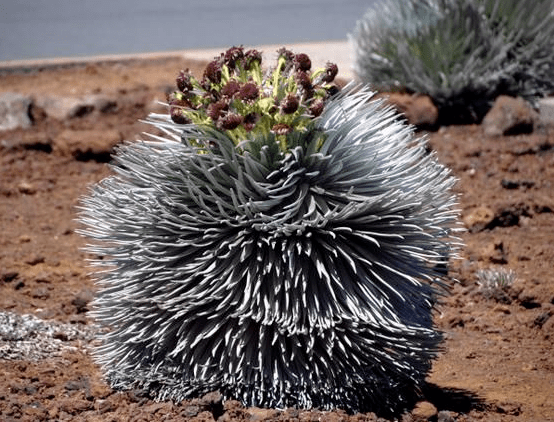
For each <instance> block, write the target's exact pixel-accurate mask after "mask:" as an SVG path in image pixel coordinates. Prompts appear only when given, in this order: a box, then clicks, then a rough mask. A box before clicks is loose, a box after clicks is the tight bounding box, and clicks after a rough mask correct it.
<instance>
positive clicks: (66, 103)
mask: <svg viewBox="0 0 554 422" xmlns="http://www.w3.org/2000/svg"><path fill="white" fill-rule="evenodd" d="M35 104H36V106H37V107H40V108H41V109H42V110H44V113H45V114H46V115H47V116H48V117H52V118H54V119H58V120H65V119H71V118H75V117H82V116H85V115H87V114H90V113H92V112H93V111H95V110H98V111H100V112H103V113H106V112H109V111H111V110H113V109H115V107H117V103H116V102H115V101H114V100H113V99H111V98H108V97H106V96H104V95H94V94H91V95H85V96H83V97H57V96H45V97H38V98H36V100H35Z"/></svg>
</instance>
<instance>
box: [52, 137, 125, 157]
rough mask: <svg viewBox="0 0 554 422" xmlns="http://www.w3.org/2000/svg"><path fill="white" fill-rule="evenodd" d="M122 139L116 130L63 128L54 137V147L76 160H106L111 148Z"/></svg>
mask: <svg viewBox="0 0 554 422" xmlns="http://www.w3.org/2000/svg"><path fill="white" fill-rule="evenodd" d="M121 140H122V137H121V134H120V133H119V131H117V130H113V129H111V130H65V131H63V132H62V133H60V134H59V135H58V136H57V137H56V138H55V139H54V148H55V149H56V151H58V152H59V153H61V154H62V155H72V156H73V157H75V158H76V159H78V160H83V161H86V160H96V161H100V162H107V161H109V159H110V156H111V153H112V150H113V148H114V147H115V146H116V145H117V144H118V143H120V142H121Z"/></svg>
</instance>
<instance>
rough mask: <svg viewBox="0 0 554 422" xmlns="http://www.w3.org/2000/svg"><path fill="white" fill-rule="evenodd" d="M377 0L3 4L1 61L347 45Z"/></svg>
mask: <svg viewBox="0 0 554 422" xmlns="http://www.w3.org/2000/svg"><path fill="white" fill-rule="evenodd" d="M373 1H375V0H3V1H1V2H0V61H5V60H22V59H39V58H51V57H78V56H92V55H99V54H128V53H143V52H154V51H156V52H159V51H170V50H184V49H203V48H211V47H218V48H223V47H227V46H230V45H239V44H244V45H264V44H290V43H298V42H301V43H303V42H311V41H319V40H345V39H346V38H347V34H348V33H349V32H351V31H352V30H353V28H354V25H355V23H356V21H357V19H359V18H360V17H361V16H362V15H363V13H364V11H365V10H366V9H367V8H368V7H369V5H370V4H371V3H372V2H373Z"/></svg>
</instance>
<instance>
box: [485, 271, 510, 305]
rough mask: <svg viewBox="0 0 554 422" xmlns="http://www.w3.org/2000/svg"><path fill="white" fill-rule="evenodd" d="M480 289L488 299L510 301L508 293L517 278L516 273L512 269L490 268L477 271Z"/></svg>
mask: <svg viewBox="0 0 554 422" xmlns="http://www.w3.org/2000/svg"><path fill="white" fill-rule="evenodd" d="M477 279H478V284H479V290H480V291H481V293H482V294H483V296H484V297H485V298H487V299H492V298H495V299H497V300H500V301H502V300H505V301H510V299H509V298H508V297H507V296H506V293H507V292H508V291H509V290H510V287H511V286H512V284H513V283H514V281H515V279H516V273H515V272H514V271H512V270H510V269H504V268H501V267H498V268H496V267H495V268H488V269H482V270H479V271H477Z"/></svg>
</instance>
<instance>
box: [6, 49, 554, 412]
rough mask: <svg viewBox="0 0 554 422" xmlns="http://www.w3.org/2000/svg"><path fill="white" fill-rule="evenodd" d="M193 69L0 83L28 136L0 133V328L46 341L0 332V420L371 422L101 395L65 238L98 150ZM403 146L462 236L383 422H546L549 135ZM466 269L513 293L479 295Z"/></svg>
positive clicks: (103, 163)
mask: <svg viewBox="0 0 554 422" xmlns="http://www.w3.org/2000/svg"><path fill="white" fill-rule="evenodd" d="M203 66H204V63H201V62H194V61H190V60H189V61H185V60H184V59H182V58H165V59H152V60H148V61H144V60H142V61H141V60H134V61H131V60H130V61H119V62H103V63H89V64H82V65H72V66H57V67H51V68H34V69H22V70H20V71H17V72H13V71H12V72H3V73H1V74H0V94H2V93H5V92H16V93H20V94H24V95H26V96H29V98H31V99H32V104H31V106H30V115H31V118H32V125H31V126H30V127H29V128H27V129H13V130H7V131H2V132H0V313H1V314H2V315H4V317H3V318H4V319H3V321H6V320H7V319H6V318H7V316H11V318H12V319H13V318H15V317H16V316H18V315H19V316H21V315H33V316H35V317H37V318H40V321H46V323H45V324H50V325H52V324H54V325H53V326H54V327H55V328H54V329H53V331H51V332H50V337H49V339H46V340H45V338H46V337H48V335H46V334H44V333H42V334H41V332H40V330H41V329H42V328H40V327H43V326H42V325H37V327H39V328H35V329H32V330H29V331H28V333H27V334H26V335H27V336H28V337H27V338H24V336H23V337H21V336H19V337H18V336H17V335H14V334H13V333H12V334H9V333H7V334H6V333H5V332H4V335H3V336H2V338H1V339H0V357H1V358H0V420H2V421H16V420H17V421H70V420H71V421H185V420H187V421H189V420H190V421H213V420H218V421H233V420H249V421H262V420H268V421H269V420H287V421H295V420H298V421H374V420H378V417H377V416H376V415H374V414H371V413H368V414H355V415H348V414H346V413H345V412H343V411H340V410H337V411H333V412H324V411H320V410H317V409H316V410H296V409H285V410H274V409H259V408H245V407H243V406H242V405H240V404H239V403H238V402H236V401H227V402H222V400H221V396H220V395H219V394H218V393H217V392H213V393H211V394H209V395H207V396H204V397H199V398H195V399H191V400H185V401H183V402H179V403H170V402H161V403H157V402H155V401H152V400H150V399H149V398H148V397H144V395H143V394H141V392H140V391H126V392H117V391H112V390H111V389H110V388H109V387H108V386H107V385H106V384H105V383H104V381H103V379H102V375H101V373H100V371H99V369H98V368H97V366H96V365H95V364H94V362H93V360H92V359H91V355H90V352H89V349H88V348H89V346H91V345H92V343H93V342H94V340H93V339H91V336H90V335H87V334H86V333H87V332H88V331H87V330H91V329H92V326H93V325H92V324H93V323H92V321H90V320H89V319H88V317H87V310H88V304H89V302H90V300H91V299H92V297H93V295H94V291H95V286H94V283H93V282H92V280H91V278H90V277H89V275H88V273H89V268H88V266H87V258H89V257H88V256H87V255H86V254H85V253H84V252H82V250H81V247H82V246H83V245H84V240H83V239H82V238H81V237H80V236H79V234H77V233H76V230H77V229H78V224H77V223H76V221H75V218H76V212H77V206H78V204H79V198H80V197H81V196H82V195H84V194H86V193H87V189H88V188H89V186H90V185H91V184H93V183H95V182H97V181H99V180H101V179H102V178H104V177H106V176H107V175H109V174H110V169H109V167H108V162H109V159H110V158H109V153H110V150H111V148H112V147H113V145H115V144H117V143H118V142H120V141H122V140H131V141H132V140H136V139H139V138H141V137H143V135H142V133H143V132H144V131H149V130H150V131H151V130H152V129H151V128H150V127H149V126H148V125H146V124H144V123H141V122H140V120H141V119H143V118H144V117H146V116H147V114H148V113H149V112H152V111H162V110H163V108H161V107H160V106H159V105H158V104H157V103H156V102H157V101H163V100H165V98H166V94H167V93H168V92H170V91H171V90H172V89H173V81H174V80H175V77H176V75H177V73H178V71H179V70H180V69H184V68H190V69H191V70H192V71H193V73H195V74H196V75H200V72H201V69H203ZM339 76H340V75H339ZM76 98H78V99H79V101H81V103H79V102H78V101H77V102H75V101H74V100H75V99H76ZM71 101H74V102H73V103H72V102H71ZM72 104H73V106H72ZM75 104H76V105H75ZM79 104H80V105H79ZM72 107H73V108H72ZM419 134H420V135H422V136H427V137H428V139H429V148H430V150H433V151H435V152H436V153H437V154H438V158H439V160H440V161H441V162H442V163H444V164H445V165H446V166H447V167H449V168H450V169H451V170H452V172H453V174H454V175H455V176H456V177H457V178H458V179H459V182H458V184H457V185H456V191H457V192H458V193H459V195H460V196H459V202H460V207H461V210H462V218H463V221H464V225H465V227H466V228H467V231H466V232H465V233H463V234H462V235H461V238H462V240H463V242H464V243H465V246H464V247H463V248H462V251H461V259H459V260H456V261H454V262H452V264H451V266H450V268H449V274H448V276H449V278H451V279H452V280H454V279H455V280H457V282H454V281H452V287H451V294H450V295H448V296H446V297H444V298H443V299H442V304H441V305H440V307H439V308H438V310H437V313H436V318H435V320H436V325H437V326H438V328H439V329H441V330H442V331H443V332H444V335H445V342H444V351H443V353H441V355H440V357H439V358H438V359H437V360H436V361H435V362H434V365H433V368H432V371H431V373H430V374H429V377H428V385H427V386H426V387H425V388H424V390H423V392H422V397H421V400H420V401H419V402H418V403H417V404H416V405H415V406H414V407H413V408H412V409H408V410H407V412H406V413H405V414H403V415H399V416H398V418H399V420H402V421H419V420H432V421H442V422H447V421H548V420H554V399H553V397H554V356H553V348H552V346H553V342H554V317H553V315H554V271H553V267H554V214H553V212H554V127H548V126H541V127H537V128H535V129H534V130H533V131H532V132H531V133H526V134H518V135H510V136H487V135H485V132H484V130H483V128H482V126H481V125H469V126H468V125H466V126H448V127H442V128H440V129H438V130H436V131H433V132H429V133H427V132H420V133H419ZM480 270H495V271H497V274H503V275H504V276H505V278H510V277H513V282H512V283H504V284H502V283H500V284H498V285H496V286H486V285H484V282H483V278H479V271H480ZM510 272H511V273H510ZM510 274H511V275H510ZM14 315H15V316H14ZM33 321H35V320H33ZM56 324H57V325H56ZM56 327H57V328H56ZM64 327H65V328H64ZM68 327H70V328H71V327H72V328H74V329H75V330H76V332H78V333H80V334H68V332H69V331H70V330H69V328H68ZM4 330H6V328H5V327H4ZM48 342H50V343H49V344H50V346H49V347H51V349H47V348H46V349H44V350H42V349H41V347H42V348H44V347H46V346H44V344H46V343H48ZM49 350H50V351H49ZM380 420H383V419H380Z"/></svg>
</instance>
